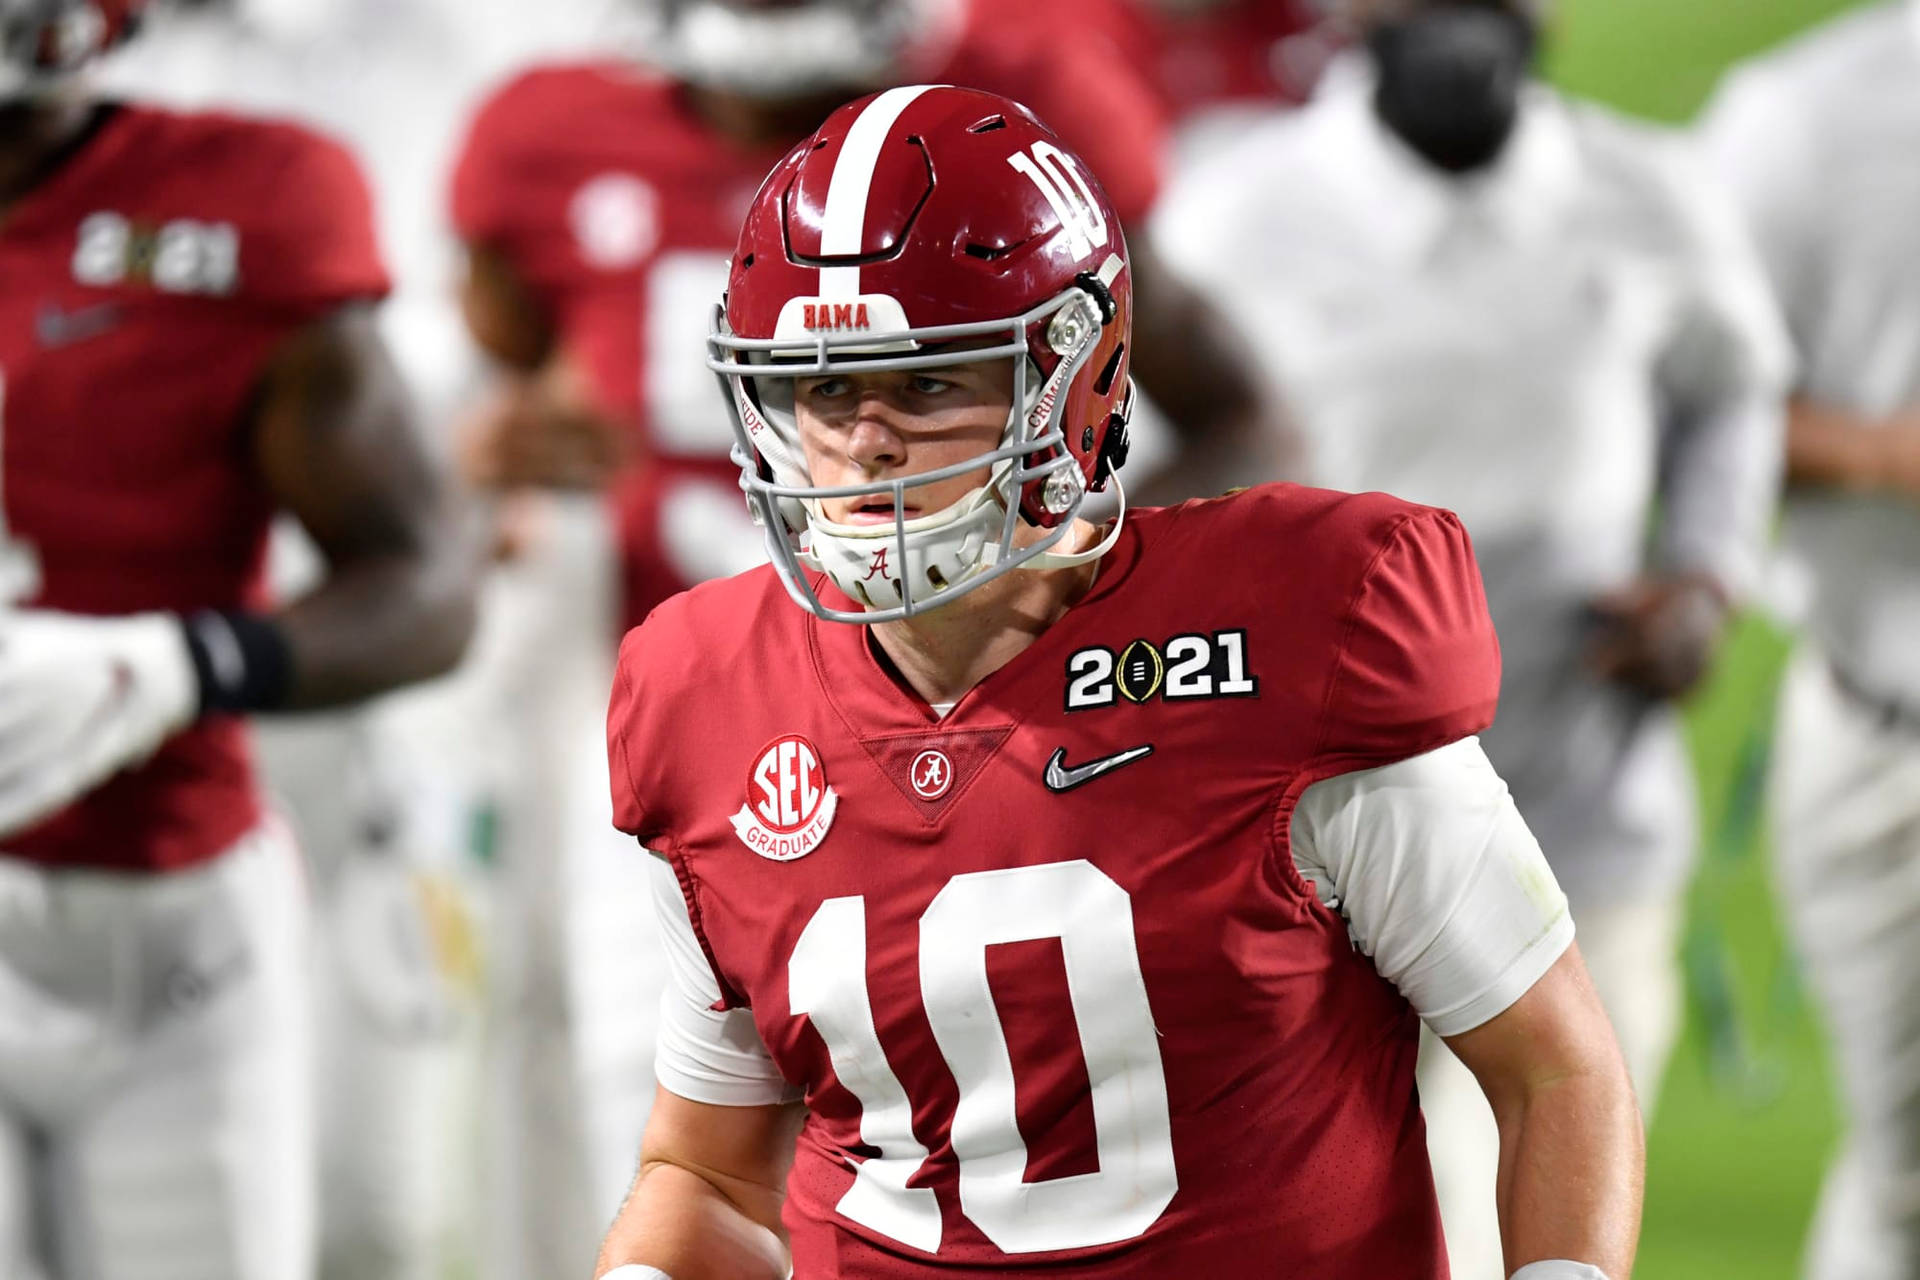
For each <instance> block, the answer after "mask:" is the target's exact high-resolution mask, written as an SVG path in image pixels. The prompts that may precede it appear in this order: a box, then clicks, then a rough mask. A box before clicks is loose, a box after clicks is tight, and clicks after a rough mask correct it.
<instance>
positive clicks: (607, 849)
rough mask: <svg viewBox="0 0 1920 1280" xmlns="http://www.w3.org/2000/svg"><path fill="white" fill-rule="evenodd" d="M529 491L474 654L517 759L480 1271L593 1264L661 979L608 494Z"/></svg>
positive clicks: (494, 1274)
mask: <svg viewBox="0 0 1920 1280" xmlns="http://www.w3.org/2000/svg"><path fill="white" fill-rule="evenodd" d="M528 501H529V502H530V503H532V504H533V505H531V506H529V507H527V508H523V510H522V512H521V515H522V518H523V521H524V522H523V523H522V525H521V532H522V534H523V535H524V536H523V540H522V543H523V547H524V550H523V552H522V554H521V555H520V556H519V557H518V558H517V559H516V560H515V561H514V562H513V563H511V564H508V565H505V566H503V567H502V568H501V569H500V570H499V571H498V572H496V573H495V574H494V576H493V580H492V581H491V583H490V584H489V586H488V596H487V600H486V607H487V612H488V614H489V617H488V620H487V624H486V631H485V633H484V634H483V641H484V646H485V650H486V651H485V652H483V653H482V654H480V655H478V657H477V659H476V661H477V662H478V663H479V664H481V665H482V666H483V667H487V668H490V671H489V673H488V679H490V680H491V682H492V686H493V688H492V694H491V696H492V698H493V699H494V706H495V708H496V711H495V717H494V718H495V719H496V720H497V721H498V723H499V724H501V725H502V726H505V727H506V728H507V730H508V732H507V734H506V735H505V737H506V739H507V740H506V741H504V742H503V743H502V744H501V745H502V750H503V751H504V752H507V753H509V754H510V757H511V760H512V766H511V769H510V770H509V771H508V773H507V774H506V776H505V778H504V780H503V783H502V792H501V850H500V859H499V867H498V868H497V872H496V874H497V877H498V879H497V883H496V892H495V894H494V900H493V909H492V911H491V913H490V914H491V917H492V924H491V929H490V938H491V940H492V946H491V947H490V949H489V974H488V983H489V1003H490V1005H491V1018H490V1025H489V1029H488V1046H487V1047H488V1056H489V1063H488V1082H487V1092H488V1101H489V1104H490V1105H489V1107H488V1112H489V1118H490V1121H491V1124H492V1128H491V1130H490V1133H489V1142H488V1148H489V1149H488V1152H487V1158H486V1165H487V1172H488V1178H489V1182H490V1186H489V1188H488V1193H487V1195H486V1203H487V1204H488V1205H489V1206H491V1207H492V1209H493V1212H492V1215H491V1221H490V1222H489V1224H487V1225H488V1227H489V1231H488V1233H487V1234H488V1236H489V1237H490V1238H489V1239H488V1242H487V1244H488V1247H487V1248H486V1250H485V1251H484V1253H483V1265H482V1269H481V1275H482V1277H483V1280H525V1278H526V1277H529V1276H571V1275H586V1274H588V1273H589V1272H590V1271H591V1269H592V1266H593V1259H594V1256H595V1254H596V1253H597V1251H598V1249H599V1245H600V1238H601V1236H602V1235H603V1234H604V1233H605V1231H606V1228H607V1225H608V1223H609V1222H611V1221H612V1219H613V1215H614V1213H615V1212H616V1211H617V1210H618V1209H619V1206H620V1201H621V1198H622V1197H623V1196H624V1195H625V1194H626V1190H627V1187H628V1185H629V1184H630V1183H631V1182H632V1180H633V1173H634V1169H635V1166H636V1165H637V1163H638V1161H639V1154H640V1135H641V1132H642V1131H643V1130H644V1129H645V1127H646V1120H647V1113H648V1110H649V1109H650V1108H651V1106H652V1103H653V1088H654V1083H653V1045H654V1031H655V1022H656V1019H657V1016H658V1009H659V1003H660V989H661V984H662V982H664V980H665V965H664V961H663V959H662V957H661V954H660V950H659V939H658V934H657V931H656V929H655V926H654V922H653V909H652V898H651V895H650V893H649V891H648V887H647V875H646V855H645V854H644V853H643V852H641V850H640V848H639V847H638V845H637V844H636V843H635V842H634V841H633V840H632V839H631V838H630V837H627V836H623V835H621V834H620V833H619V832H617V831H615V830H614V829H613V801H612V792H611V788H610V787H609V785H608V779H607V748H606V714H607V698H608V694H609V692H610V690H611V688H612V683H613V659H614V632H615V623H614V620H613V619H614V609H615V600H616V592H617V586H616V583H617V563H616V560H615V551H614V546H613V538H612V531H611V527H610V523H609V521H608V518H607V512H606V509H605V507H604V505H603V504H602V503H601V502H600V501H599V500H598V499H596V498H569V497H560V496H551V495H541V496H539V497H537V498H533V499H530V500H528Z"/></svg>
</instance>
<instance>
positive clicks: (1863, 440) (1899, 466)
mask: <svg viewBox="0 0 1920 1280" xmlns="http://www.w3.org/2000/svg"><path fill="white" fill-rule="evenodd" d="M1787 479H1788V481H1789V482H1790V483H1792V484H1798V485H1807V486H1812V487H1818V488H1829V489H1840V490H1843V491H1846V492H1850V493H1885V492H1900V493H1908V494H1912V495H1915V496H1920V422H1915V421H1910V420H1904V419H1902V420H1895V421H1893V422H1885V423H1883V422H1877V421H1875V420H1873V419H1870V418H1868V417H1865V416H1864V415H1861V414H1858V413H1854V412H1852V411H1850V410H1846V409H1840V408H1835V407H1833V406H1830V405H1824V404H1820V403H1818V402H1816V401H1812V400H1808V399H1804V398H1796V399H1795V400H1794V401H1793V402H1792V404H1791V405H1789V406H1788V411H1787Z"/></svg>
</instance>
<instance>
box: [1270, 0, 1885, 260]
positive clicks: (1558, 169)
mask: <svg viewBox="0 0 1920 1280" xmlns="http://www.w3.org/2000/svg"><path fill="white" fill-rule="evenodd" d="M1915 3H1916V6H1917V7H1920V0H1915ZM1374 84H1375V77H1374V71H1373V67H1372V65H1371V64H1370V63H1369V62H1368V60H1367V58H1366V56H1365V55H1364V54H1361V53H1357V52H1356V53H1347V54H1343V55H1342V56H1341V57H1339V58H1338V59H1336V60H1335V61H1334V63H1333V64H1332V65H1331V66H1330V67H1329V68H1328V70H1327V74H1326V76H1325V78H1324V79H1323V80H1322V82H1321V86H1320V89H1319V91H1318V92H1317V93H1316V94H1315V95H1314V99H1313V102H1312V104H1311V105H1310V106H1309V107H1308V108H1307V109H1306V110H1305V112H1304V113H1303V117H1304V118H1303V125H1304V127H1305V128H1306V129H1307V131H1308V138H1309V143H1308V145H1309V147H1310V148H1311V149H1312V151H1313V154H1314V157H1315V159H1316V161H1318V162H1319V163H1318V165H1317V168H1318V171H1319V173H1320V174H1322V175H1324V176H1325V177H1326V179H1327V180H1328V181H1329V182H1331V183H1332V184H1333V185H1335V186H1336V188H1337V189H1338V190H1339V193H1340V195H1341V197H1342V200H1341V203H1342V206H1343V210H1342V211H1343V212H1344V213H1348V214H1350V215H1352V216H1353V217H1354V218H1355V219H1356V220H1357V221H1358V222H1359V223H1360V224H1361V225H1362V226H1363V227H1364V229H1365V231H1366V232H1367V233H1368V238H1369V240H1370V241H1371V242H1372V243H1373V244H1375V245H1377V246H1379V247H1380V248H1381V249H1382V250H1383V251H1384V252H1385V253H1387V254H1388V255H1389V256H1390V257H1392V258H1394V259H1395V260H1398V261H1402V262H1419V261H1423V260H1425V259H1427V258H1428V257H1430V256H1431V254H1432V253H1433V252H1434V250H1435V249H1436V248H1437V247H1438V246H1439V244H1440V242H1441V240H1442V239H1443V238H1444V237H1445V236H1446V235H1447V233H1448V232H1449V230H1451V229H1452V228H1454V227H1455V226H1457V225H1461V224H1463V223H1468V222H1471V221H1478V222H1481V223H1483V224H1484V225H1487V226H1489V227H1491V228H1492V230H1493V231H1494V233H1495V234H1496V235H1498V236H1501V237H1503V238H1506V239H1509V240H1512V241H1515V242H1520V243H1526V242H1531V241H1536V240H1539V239H1541V238H1543V237H1545V236H1547V235H1550V234H1551V233H1552V231H1553V228H1554V227H1555V226H1556V225H1558V223H1559V220H1560V217H1561V215H1562V213H1563V212H1564V211H1565V210H1566V209H1567V208H1568V206H1569V205H1570V204H1571V203H1572V202H1573V201H1574V200H1575V199H1576V198H1577V196H1578V185H1579V181H1580V159H1579V150H1578V141H1577V139H1576V137H1575V135H1574V131H1573V125H1572V122H1571V120H1570V119H1569V118H1568V112H1567V106H1566V104H1565V103H1564V102H1563V101H1562V100H1561V99H1560V98H1559V97H1558V95H1556V94H1555V93H1554V92H1553V91H1552V90H1551V89H1549V88H1547V87H1546V86H1545V85H1541V84H1537V83H1536V84H1532V85H1529V86H1528V87H1527V89H1526V91H1525V96H1524V98H1523V99H1522V102H1521V113H1520V121H1519V124H1518V126H1517V128H1516V129H1515V131H1514V136H1513V138H1512V140H1511V141H1510V142H1509V143H1508V144H1507V148H1506V150H1505V151H1504V152H1502V153H1501V155H1500V157H1499V159H1497V160H1496V161H1495V162H1494V163H1493V165H1492V166H1490V167H1489V168H1488V169H1487V170H1485V171H1484V172H1482V173H1478V174H1475V175H1472V176H1471V177H1468V178H1464V179H1462V178H1452V177H1449V176H1447V175H1446V174H1443V173H1441V172H1440V171H1439V170H1437V169H1435V168H1434V167H1433V166H1432V165H1429V164H1428V163H1426V161H1424V160H1422V159H1421V158H1420V157H1419V156H1417V155H1415V154H1414V152H1413V151H1412V149H1410V148H1409V147H1408V146H1407V145H1406V144H1405V143H1403V142H1402V141H1401V140H1400V139H1399V138H1398V137H1396V136H1395V135H1394V134H1393V133H1392V132H1391V131H1390V130H1389V129H1388V128H1387V127H1386V125H1384V124H1382V123H1381V121H1380V118H1379V117H1378V116H1377V115H1376V114H1375V113H1374V110H1373V93H1374Z"/></svg>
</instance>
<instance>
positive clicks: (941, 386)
mask: <svg viewBox="0 0 1920 1280" xmlns="http://www.w3.org/2000/svg"><path fill="white" fill-rule="evenodd" d="M953 385H954V384H953V383H951V382H948V381H947V380H946V379H945V378H935V377H930V376H929V375H927V374H924V373H916V374H915V375H913V378H912V379H911V380H910V381H909V382H908V383H907V387H908V389H909V390H911V391H912V392H913V394H915V395H917V396H937V395H940V394H942V393H944V392H947V391H951V390H953Z"/></svg>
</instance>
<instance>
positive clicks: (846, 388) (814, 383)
mask: <svg viewBox="0 0 1920 1280" xmlns="http://www.w3.org/2000/svg"><path fill="white" fill-rule="evenodd" d="M852 390H853V381H852V380H851V379H849V378H812V379H809V380H808V381H805V382H802V383H801V384H800V395H801V396H802V397H803V398H804V399H807V400H838V399H840V398H842V397H844V396H846V395H847V394H848V393H849V392H851V391H852Z"/></svg>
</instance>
